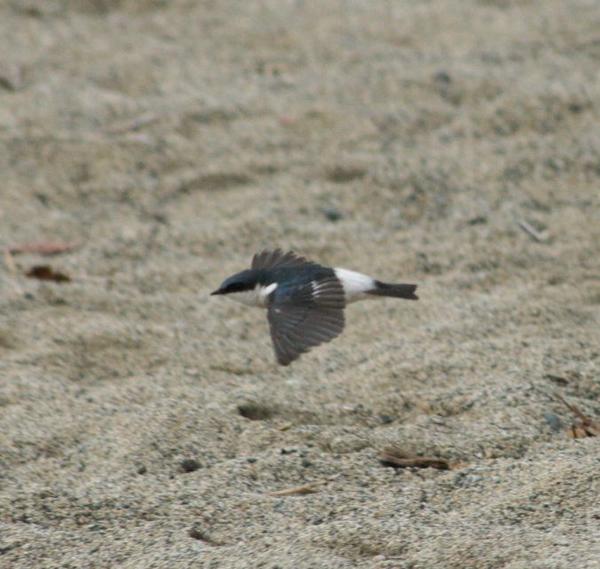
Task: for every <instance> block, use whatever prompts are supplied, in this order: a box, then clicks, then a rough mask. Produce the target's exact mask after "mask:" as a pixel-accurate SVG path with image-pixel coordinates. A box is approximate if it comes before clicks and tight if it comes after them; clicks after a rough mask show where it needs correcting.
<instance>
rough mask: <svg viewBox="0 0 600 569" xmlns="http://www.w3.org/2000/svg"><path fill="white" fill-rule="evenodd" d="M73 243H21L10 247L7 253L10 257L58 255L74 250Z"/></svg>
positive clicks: (74, 245)
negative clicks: (26, 254) (33, 254)
mask: <svg viewBox="0 0 600 569" xmlns="http://www.w3.org/2000/svg"><path fill="white" fill-rule="evenodd" d="M76 247H77V245H76V244H75V243H64V242H62V241H40V242H33V243H23V244H21V245H12V246H10V247H8V249H7V251H8V252H9V253H10V254H12V255H18V254H19V253H36V254H38V255H58V254H60V253H68V252H69V251H72V250H73V249H75V248H76Z"/></svg>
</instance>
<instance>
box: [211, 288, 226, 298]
mask: <svg viewBox="0 0 600 569" xmlns="http://www.w3.org/2000/svg"><path fill="white" fill-rule="evenodd" d="M215 294H223V291H222V290H221V289H220V288H218V289H217V290H213V291H212V292H211V293H210V296H213V295H215Z"/></svg>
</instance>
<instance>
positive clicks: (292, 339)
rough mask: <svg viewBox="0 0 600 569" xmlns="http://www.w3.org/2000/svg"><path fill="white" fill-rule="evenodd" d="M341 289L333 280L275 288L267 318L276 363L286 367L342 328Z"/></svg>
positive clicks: (326, 279) (334, 335) (334, 279)
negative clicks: (288, 287)
mask: <svg viewBox="0 0 600 569" xmlns="http://www.w3.org/2000/svg"><path fill="white" fill-rule="evenodd" d="M344 305H345V303H344V289H343V287H342V284H341V283H340V281H339V280H338V279H337V278H336V277H327V278H324V279H321V280H314V281H311V282H309V283H307V284H305V285H303V286H301V287H293V288H290V289H288V290H286V289H285V288H282V289H276V290H275V292H274V294H273V296H272V300H271V304H270V305H269V309H268V312H267V316H268V319H269V327H270V330H271V339H272V340H273V347H274V348H275V355H276V357H277V361H278V362H279V363H280V364H281V365H284V366H285V365H288V364H290V363H291V362H293V361H294V360H295V359H296V358H298V357H299V356H300V354H302V353H304V352H308V350H310V348H312V347H314V346H318V345H319V344H323V343H325V342H329V341H330V340H333V339H334V338H335V337H336V336H338V335H339V334H340V333H341V332H342V330H343V329H344Z"/></svg>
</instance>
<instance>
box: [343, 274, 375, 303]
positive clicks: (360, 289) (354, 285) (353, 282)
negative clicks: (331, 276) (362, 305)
mask: <svg viewBox="0 0 600 569" xmlns="http://www.w3.org/2000/svg"><path fill="white" fill-rule="evenodd" d="M333 270H334V272H335V276H336V277H337V278H338V279H339V280H340V282H341V283H342V286H343V287H344V295H345V297H346V303H350V302H356V301H357V300H363V299H365V298H368V297H367V292H368V291H370V290H373V289H374V288H375V279H373V278H371V277H369V276H368V275H363V274H362V273H357V272H356V271H349V270H348V269H340V268H337V269H333ZM369 298H373V297H369Z"/></svg>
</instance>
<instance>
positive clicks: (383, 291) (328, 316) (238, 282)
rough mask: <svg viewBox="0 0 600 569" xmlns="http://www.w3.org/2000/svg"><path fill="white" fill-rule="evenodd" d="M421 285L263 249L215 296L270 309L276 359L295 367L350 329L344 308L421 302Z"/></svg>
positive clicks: (269, 315) (270, 326) (268, 314)
mask: <svg viewBox="0 0 600 569" xmlns="http://www.w3.org/2000/svg"><path fill="white" fill-rule="evenodd" d="M416 289H417V285H413V284H389V283H384V282H381V281H378V280H376V279H374V278H372V277H369V276H367V275H363V274H362V273H357V272H355V271H349V270H348V269H338V268H336V269H334V268H329V267H323V266H322V265H319V264H317V263H313V262H312V261H308V260H307V259H305V258H304V257H300V256H299V255H297V254H296V253H294V252H293V251H288V252H287V253H284V252H283V251H282V250H281V249H275V250H274V251H268V250H265V251H262V252H261V253H257V254H256V255H254V257H253V258H252V265H251V267H250V269H247V270H245V271H242V272H240V273H236V274H235V275H232V276H231V277H229V278H228V279H225V281H223V284H221V286H220V287H219V288H218V289H217V290H215V291H214V292H212V293H211V295H214V294H221V295H226V296H228V297H229V298H231V299H233V300H237V301H238V302H242V303H243V304H247V305H249V306H258V307H261V308H266V309H267V318H268V320H269V328H270V331H271V339H272V341H273V347H274V349H275V356H276V358H277V361H278V362H279V363H280V364H281V365H284V366H286V365H289V364H290V363H291V362H293V361H294V360H295V359H297V358H298V357H300V354H303V353H305V352H308V350H310V349H311V348H313V347H315V346H318V345H319V344H323V343H325V342H329V341H331V340H333V339H334V338H335V337H337V336H339V334H340V333H341V332H342V330H343V329H344V308H345V307H346V305H347V304H350V303H351V302H356V301H357V300H362V299H366V298H377V297H386V296H387V297H394V298H406V299H408V300H418V297H417V296H416V295H415V290H416Z"/></svg>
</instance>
